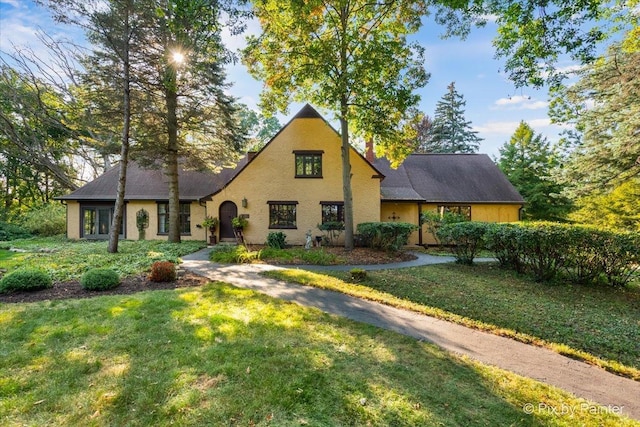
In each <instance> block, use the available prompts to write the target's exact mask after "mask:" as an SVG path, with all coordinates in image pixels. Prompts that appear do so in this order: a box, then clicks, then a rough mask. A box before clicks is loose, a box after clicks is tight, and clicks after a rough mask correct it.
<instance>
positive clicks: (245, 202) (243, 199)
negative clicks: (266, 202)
mask: <svg viewBox="0 0 640 427" xmlns="http://www.w3.org/2000/svg"><path fill="white" fill-rule="evenodd" d="M248 203H249V202H248V201H247V198H246V197H243V198H242V207H243V208H246V207H247V204H248Z"/></svg>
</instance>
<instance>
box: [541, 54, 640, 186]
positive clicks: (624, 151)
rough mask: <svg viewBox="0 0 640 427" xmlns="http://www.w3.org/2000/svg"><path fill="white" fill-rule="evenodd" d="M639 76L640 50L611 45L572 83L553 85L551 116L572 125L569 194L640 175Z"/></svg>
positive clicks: (567, 174) (566, 173)
mask: <svg viewBox="0 0 640 427" xmlns="http://www.w3.org/2000/svg"><path fill="white" fill-rule="evenodd" d="M639 75H640V51H638V52H633V53H629V52H626V51H624V50H623V49H621V47H620V45H619V44H615V45H613V46H612V47H611V48H610V49H609V50H608V52H607V55H606V56H604V57H603V58H601V59H600V60H598V61H597V62H595V63H594V64H593V65H591V66H589V67H586V68H585V69H584V70H583V71H582V72H581V74H580V80H579V81H578V82H577V83H576V84H575V85H573V86H570V87H566V88H560V89H558V90H557V92H556V96H555V97H554V100H553V102H552V104H551V115H552V119H553V120H554V121H556V122H560V123H565V124H570V125H572V126H573V127H574V128H575V131H574V132H573V133H572V134H570V135H569V138H567V140H568V141H571V144H570V145H572V146H570V149H569V151H570V152H569V154H568V159H567V162H566V164H565V167H564V170H563V175H562V176H561V180H562V181H563V182H565V183H567V185H568V186H569V187H570V190H571V194H573V195H586V194H589V193H591V192H594V191H599V190H602V189H606V190H608V191H611V190H612V189H613V188H615V187H618V186H619V185H620V184H622V183H624V182H628V181H630V180H632V179H634V178H635V177H637V176H638V175H640V143H638V138H639V135H640V79H638V76H639Z"/></svg>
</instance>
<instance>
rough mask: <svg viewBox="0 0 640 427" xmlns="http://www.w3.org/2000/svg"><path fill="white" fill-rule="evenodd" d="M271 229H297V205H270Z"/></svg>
mask: <svg viewBox="0 0 640 427" xmlns="http://www.w3.org/2000/svg"><path fill="white" fill-rule="evenodd" d="M269 227H270V228H295V227H296V205H295V204H285V203H273V204H269Z"/></svg>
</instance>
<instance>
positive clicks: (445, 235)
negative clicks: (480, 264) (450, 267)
mask: <svg viewBox="0 0 640 427" xmlns="http://www.w3.org/2000/svg"><path fill="white" fill-rule="evenodd" d="M488 226H489V224H487V223H485V222H472V221H465V222H456V223H453V224H445V225H443V226H442V227H440V229H439V230H438V232H437V234H438V239H440V241H441V242H442V243H443V244H445V245H452V248H451V250H452V251H453V253H454V255H455V257H456V262H459V263H460V264H467V265H471V264H473V259H474V258H475V257H476V255H477V254H478V252H479V251H480V249H482V248H483V246H484V235H485V233H486V231H487V228H488Z"/></svg>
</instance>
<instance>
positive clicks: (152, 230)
mask: <svg viewBox="0 0 640 427" xmlns="http://www.w3.org/2000/svg"><path fill="white" fill-rule="evenodd" d="M140 209H145V210H146V211H147V212H149V227H148V228H147V230H146V234H145V238H146V240H166V239H167V236H166V235H158V208H157V204H156V202H155V201H132V202H128V203H126V206H125V212H126V215H127V217H126V225H125V236H124V238H125V239H129V240H138V228H137V227H136V213H137V212H138V211H139V210H140ZM204 216H205V208H204V206H201V205H200V204H199V203H198V202H192V203H191V233H190V235H185V234H183V235H182V236H181V239H182V240H207V239H208V237H207V235H208V231H207V230H205V229H204V228H197V227H196V224H200V223H202V221H203V220H204ZM67 237H68V238H69V239H80V203H78V202H75V201H68V202H67Z"/></svg>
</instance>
